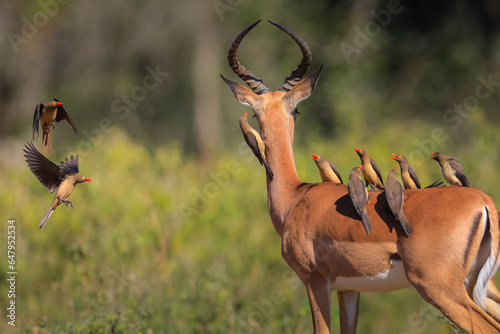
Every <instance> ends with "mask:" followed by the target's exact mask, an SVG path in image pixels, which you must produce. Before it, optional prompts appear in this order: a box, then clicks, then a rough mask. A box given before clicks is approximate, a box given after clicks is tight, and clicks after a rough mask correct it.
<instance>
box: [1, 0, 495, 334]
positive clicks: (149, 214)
mask: <svg viewBox="0 0 500 334" xmlns="http://www.w3.org/2000/svg"><path fill="white" fill-rule="evenodd" d="M498 17H500V6H498V4H497V3H496V2H494V1H487V0H483V1H475V2H474V3H472V2H469V1H465V0H460V1H441V2H439V3H431V2H423V1H408V0H406V1H405V0H401V1H400V2H398V1H394V0H393V1H388V2H387V1H342V2H339V3H335V2H333V1H326V0H325V1H308V2H306V1H298V0H294V1H284V0H281V1H263V0H254V1H250V0H215V1H201V0H186V1H182V2H181V1H171V0H168V1H159V0H149V1H129V2H123V1H118V0H110V1H104V2H103V1H96V0H89V1H76V0H74V1H67V0H66V1H63V0H60V1H56V0H41V1H17V2H10V3H7V2H4V3H2V4H1V5H0V22H1V23H0V35H1V36H3V39H2V42H1V43H0V59H1V60H2V66H1V67H0V110H1V112H0V141H1V144H0V174H1V175H2V177H1V178H0V212H1V213H2V217H3V218H2V219H3V222H2V223H1V224H0V253H3V254H4V255H2V256H0V278H1V282H2V283H0V305H1V306H2V307H1V309H0V315H1V317H2V318H1V320H0V328H1V329H2V330H3V331H6V332H7V333H17V332H19V333H24V332H28V333H111V332H115V333H310V332H311V331H312V322H311V319H310V311H309V305H308V301H307V296H306V292H305V288H304V287H303V286H302V283H301V282H300V281H299V280H298V278H297V277H296V276H295V275H294V274H293V272H292V271H291V269H290V268H289V267H288V266H287V265H286V263H285V262H284V261H283V260H282V258H281V253H280V239H279V236H278V235H277V233H276V232H275V231H274V228H273V226H272V223H271V221H270V218H269V215H268V212H267V199H266V184H265V172H264V169H263V168H262V167H261V166H260V165H259V164H258V161H257V160H256V159H255V157H254V156H253V155H252V153H251V152H250V150H249V149H248V148H247V147H246V145H245V143H244V141H243V138H242V136H241V133H240V129H239V126H238V120H239V118H240V117H241V116H242V115H243V114H244V113H245V112H246V111H249V112H250V113H251V111H250V109H248V108H247V107H245V106H242V105H240V104H239V103H238V102H237V101H236V100H235V99H234V97H233V95H232V94H231V93H230V92H229V90H228V89H227V88H226V87H225V85H224V83H223V81H222V80H221V79H220V77H219V74H223V75H224V76H226V77H228V78H229V79H231V80H234V81H238V80H237V77H236V75H234V73H232V71H231V69H230V68H229V67H228V66H227V60H226V56H227V50H228V48H229V46H230V44H231V42H232V40H233V39H234V37H235V36H236V35H237V34H238V33H239V32H240V31H242V30H243V29H244V28H245V27H247V26H248V25H250V24H251V23H253V22H255V21H256V20H257V19H263V22H261V23H260V24H259V25H258V26H257V27H256V28H255V29H254V30H253V31H252V32H251V33H250V34H249V35H248V36H247V38H246V39H245V40H244V42H243V44H242V45H241V47H240V50H239V53H238V57H239V59H240V60H241V61H242V63H243V64H245V66H247V67H248V68H249V69H250V70H252V71H253V72H254V73H255V74H256V75H257V76H259V77H261V78H262V79H263V81H264V82H265V83H266V84H267V85H268V86H270V87H271V88H272V89H276V88H277V87H279V86H280V85H281V83H282V82H283V80H284V78H285V77H286V76H288V75H289V74H290V72H291V70H292V69H293V68H294V67H295V66H296V65H297V63H298V62H299V60H300V52H299V49H298V47H297V46H296V45H295V44H294V43H293V41H292V40H291V39H290V38H289V37H288V36H286V35H285V34H284V33H283V32H281V31H280V30H279V29H277V28H275V27H273V26H272V25H270V24H269V23H267V22H265V20H266V19H271V20H273V21H275V22H278V23H280V24H283V25H285V26H287V27H289V28H291V29H292V30H294V31H295V32H297V33H299V34H300V35H301V37H302V38H304V39H305V40H306V42H307V43H308V44H309V46H310V48H311V50H312V53H313V62H312V65H311V69H310V71H309V73H310V72H311V71H312V70H314V69H316V68H318V67H319V66H320V65H324V70H323V73H322V76H321V78H320V81H319V84H318V86H317V88H316V90H315V92H314V94H313V95H312V97H311V98H310V99H308V100H307V101H304V102H302V103H301V104H300V106H299V110H300V115H298V118H297V121H296V128H295V142H294V152H295V161H296V166H297V171H298V174H299V176H300V178H301V179H302V180H303V181H304V182H319V181H321V180H320V177H319V173H318V171H317V168H316V165H315V164H314V162H313V161H312V160H311V154H316V155H322V156H324V157H325V158H327V159H328V160H330V161H332V162H334V163H335V164H336V165H337V167H338V169H339V170H340V172H341V174H342V177H343V179H344V180H347V179H348V172H349V170H350V169H351V168H352V167H354V166H356V165H359V159H358V157H357V155H356V154H355V152H354V151H353V148H354V147H362V148H364V149H366V150H367V151H368V152H369V153H370V155H371V156H372V158H373V159H375V160H376V161H377V164H378V165H379V167H380V169H381V171H382V174H383V175H386V174H387V172H388V171H389V170H390V169H391V168H392V167H393V166H396V163H395V162H394V161H392V160H390V157H391V153H393V152H394V153H398V154H403V155H405V156H406V157H407V158H408V159H409V160H410V163H411V164H412V165H413V167H414V169H415V170H416V171H417V173H418V175H419V178H420V181H421V183H422V185H427V184H430V183H431V182H433V181H435V180H436V179H438V178H439V177H441V174H440V168H439V165H438V164H437V163H436V162H434V161H432V160H430V152H431V151H441V152H443V153H445V154H447V155H451V156H453V157H455V158H456V159H458V160H459V161H460V162H461V163H462V165H463V167H464V170H465V172H466V173H467V176H468V178H469V180H470V182H471V184H472V186H474V187H478V188H480V189H481V190H483V191H485V192H486V193H487V194H489V195H491V196H493V198H494V199H495V200H498V198H500V193H499V190H498V187H497V184H498V183H499V180H500V178H499V176H498V172H497V165H498V162H499V161H500V156H499V150H498V146H499V142H500V139H499V137H498V134H497V133H498V123H499V119H500V115H499V113H498V104H499V103H498V102H499V99H500V95H499V92H498V90H499V89H500V72H499V67H500V48H499V47H500V34H499V31H500V22H499V21H498V20H497V18H498ZM155 70H156V71H160V72H162V74H161V76H157V77H156V80H157V81H154V80H152V78H153V77H152V76H151V72H152V71H153V72H154V71H155ZM485 80H486V81H488V80H489V81H490V85H486V86H485V85H484V81H485ZM238 82H240V81H238ZM478 87H479V88H478ZM52 97H57V98H59V99H60V100H61V101H62V102H63V103H64V104H65V106H66V108H67V110H68V112H69V113H70V115H71V117H72V118H73V120H74V121H75V123H76V125H77V128H78V130H79V133H78V135H75V134H74V133H73V131H72V129H71V128H70V127H69V126H68V125H67V124H64V123H58V124H57V127H56V129H55V131H54V133H53V145H52V149H51V150H50V152H49V153H48V154H47V157H48V158H49V159H51V160H52V161H54V162H56V163H58V162H59V161H61V160H63V159H64V158H65V157H66V156H70V155H72V154H79V156H80V172H81V173H82V174H84V175H85V176H87V177H90V178H92V179H93V181H92V182H89V183H84V184H81V185H78V186H77V188H76V190H75V192H74V193H73V194H72V195H71V197H70V200H71V201H73V204H74V209H70V208H66V207H65V206H60V207H59V208H58V209H57V210H56V211H55V212H54V214H53V215H52V217H51V218H50V220H49V222H48V224H47V225H46V227H45V228H44V229H42V230H39V229H38V228H37V226H38V223H39V221H40V219H41V218H42V216H43V213H44V212H45V210H46V209H47V208H48V206H49V204H50V202H51V201H52V198H53V195H52V194H49V193H48V191H47V190H46V189H45V188H44V187H43V186H42V185H40V184H39V183H38V182H37V180H36V178H35V177H34V176H33V175H32V174H31V173H30V171H29V169H28V168H27V165H26V163H25V161H24V157H23V152H22V149H23V146H24V144H25V143H26V142H27V141H28V140H29V139H31V135H32V134H31V126H32V117H33V112H34V109H35V105H36V104H37V103H38V101H39V100H44V101H50V100H51V99H52ZM250 123H251V124H252V125H253V126H254V127H257V124H256V121H255V120H254V119H251V120H250ZM35 144H36V146H37V148H39V149H41V147H40V146H41V145H40V139H39V140H38V141H36V143H35ZM9 219H15V221H16V223H15V226H16V270H17V272H18V274H17V280H16V298H15V301H16V307H17V308H16V315H17V318H16V320H17V321H16V324H17V327H16V328H15V329H14V328H12V327H10V326H8V325H7V318H6V316H5V312H6V305H7V303H8V302H9V299H8V298H7V290H8V286H7V284H6V278H7V276H6V273H7V272H8V271H9V269H8V264H7V254H6V253H7V251H6V249H7V246H6V241H7V221H8V220H9ZM2 226H3V227H2ZM360 307H361V310H360V319H359V325H358V332H359V333H412V334H416V333H447V332H449V328H448V327H447V325H446V324H445V322H444V321H442V320H440V319H439V318H438V312H437V310H435V309H434V308H432V307H431V306H430V305H428V304H426V303H425V302H424V301H423V300H422V298H420V296H419V295H418V294H417V293H416V292H415V291H414V290H401V291H397V292H392V293H385V294H368V293H367V294H362V295H361V306H360ZM338 328H339V320H338V308H337V304H336V296H335V294H333V298H332V332H338V331H339V329H338Z"/></svg>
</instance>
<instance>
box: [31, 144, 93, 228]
mask: <svg viewBox="0 0 500 334" xmlns="http://www.w3.org/2000/svg"><path fill="white" fill-rule="evenodd" d="M24 153H25V154H24V156H25V157H26V162H27V163H28V167H29V168H30V170H31V172H32V173H33V174H34V175H35V176H36V178H37V179H38V181H40V183H41V184H42V185H43V186H44V187H45V188H47V189H48V190H49V191H50V192H51V193H52V192H54V191H56V190H57V192H56V195H55V196H54V200H53V201H52V204H51V205H50V207H49V209H48V210H47V212H46V213H45V215H44V216H43V218H42V220H41V221H40V225H39V226H38V227H39V228H42V227H44V225H45V224H46V223H47V220H48V219H49V218H50V216H51V215H52V213H53V212H54V210H55V209H56V208H57V207H58V206H59V204H61V203H64V204H66V206H68V204H70V205H71V207H73V203H71V202H70V201H68V200H67V199H68V197H69V195H71V192H72V191H73V189H75V186H76V185H77V184H78V183H82V182H86V181H92V180H91V179H89V178H88V177H85V176H82V175H80V174H78V155H77V156H76V158H75V157H73V156H71V159H68V158H66V161H61V164H60V165H59V166H57V165H56V164H54V163H53V162H51V161H50V160H49V159H47V158H46V157H44V156H43V155H42V154H41V153H40V152H38V151H37V149H36V148H35V146H33V143H31V142H29V143H28V145H25V149H24Z"/></svg>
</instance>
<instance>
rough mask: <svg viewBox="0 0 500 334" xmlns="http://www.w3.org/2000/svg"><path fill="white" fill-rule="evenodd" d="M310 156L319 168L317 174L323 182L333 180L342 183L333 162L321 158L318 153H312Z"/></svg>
mask: <svg viewBox="0 0 500 334" xmlns="http://www.w3.org/2000/svg"><path fill="white" fill-rule="evenodd" d="M312 158H313V160H314V162H315V163H316V165H317V166H318V169H319V175H320V176H321V180H323V182H334V183H342V184H343V183H344V182H342V177H341V176H340V173H339V171H338V169H337V167H336V166H335V164H333V163H331V162H330V161H328V160H326V159H325V158H322V157H321V156H320V155H314V154H313V155H312Z"/></svg>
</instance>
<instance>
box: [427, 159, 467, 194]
mask: <svg viewBox="0 0 500 334" xmlns="http://www.w3.org/2000/svg"><path fill="white" fill-rule="evenodd" d="M431 155H432V157H431V159H434V160H436V161H437V162H438V163H439V165H440V166H441V174H443V177H444V179H445V180H446V181H447V182H448V183H449V184H450V185H452V186H462V187H470V183H469V180H468V179H467V176H466V175H465V173H464V169H463V168H462V165H461V164H460V162H458V161H457V160H455V159H454V158H452V157H449V156H447V155H444V154H443V153H441V152H436V153H434V152H431Z"/></svg>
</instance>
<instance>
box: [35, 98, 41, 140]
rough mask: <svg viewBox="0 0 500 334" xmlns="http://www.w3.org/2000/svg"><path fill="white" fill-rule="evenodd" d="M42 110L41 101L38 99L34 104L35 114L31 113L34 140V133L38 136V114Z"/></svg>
mask: <svg viewBox="0 0 500 334" xmlns="http://www.w3.org/2000/svg"><path fill="white" fill-rule="evenodd" d="M42 110H43V102H42V101H40V102H38V104H37V105H36V108H35V114H34V115H33V140H35V134H36V136H37V137H38V134H39V132H40V130H39V124H40V115H41V114H42Z"/></svg>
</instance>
